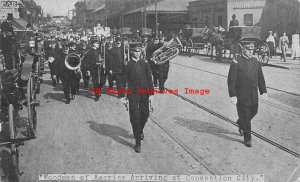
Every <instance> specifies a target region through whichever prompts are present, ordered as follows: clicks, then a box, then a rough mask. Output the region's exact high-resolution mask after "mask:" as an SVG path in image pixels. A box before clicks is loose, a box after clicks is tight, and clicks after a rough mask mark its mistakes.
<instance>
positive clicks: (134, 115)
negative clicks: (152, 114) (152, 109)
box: [129, 95, 149, 141]
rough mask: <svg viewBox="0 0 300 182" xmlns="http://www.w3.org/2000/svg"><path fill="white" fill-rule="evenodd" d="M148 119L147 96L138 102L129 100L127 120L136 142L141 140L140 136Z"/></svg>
mask: <svg viewBox="0 0 300 182" xmlns="http://www.w3.org/2000/svg"><path fill="white" fill-rule="evenodd" d="M148 117H149V96H147V95H144V96H142V97H141V100H140V101H136V100H129V118H130V123H131V126H132V129H133V135H134V137H135V139H136V140H137V141H140V140H141V134H142V133H143V129H144V127H145V124H146V122H147V119H148Z"/></svg>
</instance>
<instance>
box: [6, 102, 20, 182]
mask: <svg viewBox="0 0 300 182" xmlns="http://www.w3.org/2000/svg"><path fill="white" fill-rule="evenodd" d="M16 112H17V111H15V110H14V106H13V105H12V104H10V105H9V106H8V120H9V138H10V139H16V137H17V135H16V130H15V129H16V128H15V124H14V119H15V116H16V114H17V113H16ZM10 150H11V153H10V155H11V159H12V170H11V171H12V173H11V174H10V176H9V178H10V180H11V181H16V182H19V181H20V179H19V150H18V144H15V143H13V144H11V145H10Z"/></svg>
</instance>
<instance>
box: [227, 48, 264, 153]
mask: <svg viewBox="0 0 300 182" xmlns="http://www.w3.org/2000/svg"><path fill="white" fill-rule="evenodd" d="M253 50H254V45H253V43H250V44H246V45H244V47H243V50H242V56H240V57H237V59H236V60H233V61H232V63H231V65H230V69H229V73H228V90H229V96H230V97H231V102H232V103H233V104H235V105H236V107H237V112H238V116H239V119H238V121H237V124H238V125H239V131H240V133H241V134H244V143H245V145H246V146H247V147H251V146H252V143H251V119H252V118H253V117H254V116H255V115H256V113H257V109H258V92H257V88H258V89H259V92H260V94H261V95H263V97H264V98H265V99H267V90H266V84H265V79H264V75H263V72H262V67H261V63H260V62H259V61H258V60H257V59H256V58H254V57H252V54H253ZM242 131H243V132H242Z"/></svg>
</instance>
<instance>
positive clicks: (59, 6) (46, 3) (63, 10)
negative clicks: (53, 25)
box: [34, 0, 78, 16]
mask: <svg viewBox="0 0 300 182" xmlns="http://www.w3.org/2000/svg"><path fill="white" fill-rule="evenodd" d="M34 1H35V3H36V4H38V5H41V6H42V9H43V11H44V15H45V16H46V14H47V13H50V15H51V16H66V15H67V13H68V8H69V10H72V9H74V4H75V3H76V2H77V1H78V0H34ZM71 15H72V12H70V16H71Z"/></svg>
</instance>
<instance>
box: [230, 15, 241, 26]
mask: <svg viewBox="0 0 300 182" xmlns="http://www.w3.org/2000/svg"><path fill="white" fill-rule="evenodd" d="M235 18H236V15H235V14H233V15H232V20H231V21H230V23H229V28H230V27H234V26H239V21H238V20H237V19H235Z"/></svg>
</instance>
